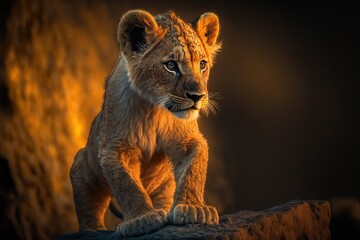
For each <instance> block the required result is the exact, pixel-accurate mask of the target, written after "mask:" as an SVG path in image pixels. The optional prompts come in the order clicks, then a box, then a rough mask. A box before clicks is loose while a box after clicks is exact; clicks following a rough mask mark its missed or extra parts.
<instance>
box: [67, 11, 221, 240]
mask: <svg viewBox="0 0 360 240" xmlns="http://www.w3.org/2000/svg"><path fill="white" fill-rule="evenodd" d="M218 32H219V22H218V18H217V16H216V15H215V14H213V13H205V14H203V15H201V16H200V17H199V18H198V20H197V21H196V22H195V23H194V24H193V25H192V26H191V25H189V24H187V23H184V22H183V21H182V20H181V19H180V18H178V17H177V16H176V15H175V14H174V13H173V12H169V13H166V14H164V15H158V16H156V17H153V16H152V15H151V14H149V13H148V12H145V11H142V10H134V11H129V12H128V13H126V14H125V15H124V16H123V17H122V18H121V20H120V23H119V28H118V43H119V46H120V54H119V60H118V62H117V64H116V66H115V68H114V71H113V73H112V74H111V76H110V77H109V79H108V80H107V82H106V88H105V96H104V103H103V106H102V110H101V111H100V113H99V114H98V115H97V116H96V118H95V119H94V121H93V124H92V127H91V130H90V134H89V138H88V142H87V145H86V147H85V148H83V149H81V150H80V151H79V152H78V153H77V155H76V157H75V159H74V163H73V166H72V168H71V174H70V175H71V176H70V177H71V182H72V185H73V192H74V200H75V206H76V213H77V216H78V220H79V224H80V229H86V230H99V229H105V225H104V213H105V211H106V209H107V207H108V205H109V201H110V198H111V197H112V196H114V197H115V198H116V200H117V201H118V203H119V204H120V206H121V208H122V210H123V215H124V221H123V222H122V223H120V224H119V226H118V228H117V231H119V232H120V233H121V235H122V236H137V235H141V234H146V233H150V232H152V231H155V230H157V229H159V228H161V227H163V226H164V225H165V224H167V223H168V222H170V223H173V224H187V223H201V224H217V223H218V220H219V218H218V213H217V211H216V209H215V208H214V207H211V206H208V205H206V204H205V202H204V186H205V181H206V171H207V160H208V146H207V142H206V140H205V138H204V137H203V135H202V134H201V133H200V132H199V129H198V124H197V117H198V112H199V111H200V110H204V111H205V113H206V112H207V111H209V110H211V109H212V104H211V100H209V93H208V91H207V81H208V77H209V71H210V67H211V66H212V64H213V58H214V56H215V54H216V51H217V50H218V49H219V48H220V45H219V44H217V43H216V38H217V36H218ZM202 60H205V61H207V62H208V64H207V66H206V68H203V70H201V69H200V62H201V61H202ZM168 61H175V62H176V63H177V65H178V71H175V70H171V69H169V68H170V67H171V65H170V64H169V65H167V62H168ZM204 69H205V70H204Z"/></svg>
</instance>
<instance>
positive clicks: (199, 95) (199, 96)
mask: <svg viewBox="0 0 360 240" xmlns="http://www.w3.org/2000/svg"><path fill="white" fill-rule="evenodd" d="M185 95H186V97H187V98H189V99H191V100H193V101H194V103H196V102H197V101H199V100H200V99H202V98H203V97H204V96H205V94H202V93H193V92H187V93H186V94H185Z"/></svg>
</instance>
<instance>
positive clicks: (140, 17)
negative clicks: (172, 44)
mask: <svg viewBox="0 0 360 240" xmlns="http://www.w3.org/2000/svg"><path fill="white" fill-rule="evenodd" d="M157 31H158V25H157V23H156V21H155V19H154V17H153V16H152V15H151V14H150V13H148V12H146V11H143V10H131V11H129V12H127V13H126V14H125V15H123V17H122V18H121V20H120V22H119V26H118V34H117V41H118V44H119V46H120V50H121V51H123V52H124V54H125V55H129V54H130V55H132V54H133V53H141V52H142V51H144V50H145V49H144V47H146V46H147V45H148V44H149V43H150V42H151V41H152V40H154V39H155V38H156V36H157Z"/></svg>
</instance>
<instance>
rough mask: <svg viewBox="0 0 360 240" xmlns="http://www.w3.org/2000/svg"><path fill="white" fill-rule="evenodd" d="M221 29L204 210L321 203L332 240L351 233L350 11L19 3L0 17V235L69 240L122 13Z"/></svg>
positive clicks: (353, 65)
mask: <svg viewBox="0 0 360 240" xmlns="http://www.w3.org/2000/svg"><path fill="white" fill-rule="evenodd" d="M135 8H141V9H144V10H147V11H149V12H151V13H152V14H154V15H156V14H160V13H163V12H166V11H168V10H170V9H172V10H174V11H175V12H176V14H178V15H179V16H180V17H181V18H183V19H184V20H185V21H188V22H191V21H192V20H193V19H195V18H196V17H198V16H199V15H201V14H202V13H204V12H208V11H211V12H214V13H216V14H217V15H218V16H219V19H220V23H221V33H220V36H219V41H221V42H222V45H223V48H222V51H221V52H220V53H219V55H218V57H217V59H216V64H215V66H214V68H213V69H212V73H211V76H210V82H209V89H210V91H212V92H217V93H219V94H220V95H221V99H220V100H219V101H218V103H219V106H220V110H219V111H218V113H217V114H216V115H213V116H210V117H208V118H205V117H203V118H201V119H200V127H201V130H202V132H203V133H204V135H205V136H206V137H207V139H208V142H209V146H210V160H209V169H208V178H207V186H206V199H207V202H208V203H209V204H213V205H215V206H216V207H217V208H218V209H219V211H220V213H221V214H226V213H231V212H236V211H240V210H245V209H246V210H261V209H265V208H269V207H272V206H274V205H278V204H281V203H284V202H286V201H289V200H292V199H303V200H306V199H319V200H327V201H329V202H330V203H331V208H332V214H333V218H332V223H331V228H332V237H333V239H356V238H357V237H359V222H360V187H359V182H360V174H359V170H360V163H359V159H360V156H359V152H360V151H359V122H360V121H359V88H358V84H357V83H358V81H359V67H360V64H359V59H360V52H359V50H360V48H359V42H360V41H359V40H360V39H359V23H360V21H359V20H360V19H359V11H358V10H359V9H358V7H356V6H355V5H353V4H349V3H341V4H340V3H337V4H333V5H331V4H295V5H294V4H273V3H272V4H270V3H261V4H260V3H255V2H251V3H249V2H243V3H237V4H233V3H229V2H225V1H204V0H199V1H196V2H195V1H163V0H161V1H156V2H152V1H130V0H120V1H115V0H113V1H111V0H105V1H95V0H86V1H85V0H83V1H70V0H65V1H53V0H51V1H45V0H44V1H42V0H38V1H26V0H16V1H9V0H5V1H2V2H1V7H0V13H1V17H0V34H1V38H0V121H1V122H0V220H1V221H0V231H1V233H2V234H5V233H6V234H8V236H11V239H49V238H52V237H54V236H57V235H59V234H62V233H66V232H71V231H77V229H78V226H77V221H76V217H75V212H74V206H73V199H72V189H71V186H70V181H69V177H68V174H69V168H70V166H71V164H72V161H73V158H74V156H75V153H76V152H77V150H78V149H79V148H81V147H83V146H84V145H85V143H86V138H87V135H88V132H89V128H90V124H91V121H92V119H93V117H94V116H95V115H96V113H97V112H98V111H99V110H100V107H101V103H102V97H103V93H104V81H105V79H106V77H107V75H108V74H109V73H110V72H111V70H112V68H113V67H114V64H115V60H116V57H117V54H118V49H117V45H116V27H117V24H118V21H119V19H120V17H121V15H122V14H124V13H125V12H126V11H127V10H130V9H135Z"/></svg>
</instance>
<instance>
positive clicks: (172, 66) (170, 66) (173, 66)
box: [164, 61, 180, 75]
mask: <svg viewBox="0 0 360 240" xmlns="http://www.w3.org/2000/svg"><path fill="white" fill-rule="evenodd" d="M164 68H165V69H166V70H167V71H168V72H171V73H173V74H175V75H179V74H180V71H179V67H178V65H177V63H176V62H175V61H168V62H166V63H164Z"/></svg>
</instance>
